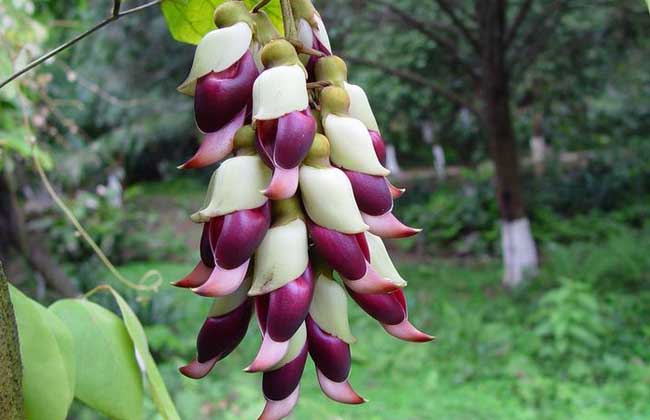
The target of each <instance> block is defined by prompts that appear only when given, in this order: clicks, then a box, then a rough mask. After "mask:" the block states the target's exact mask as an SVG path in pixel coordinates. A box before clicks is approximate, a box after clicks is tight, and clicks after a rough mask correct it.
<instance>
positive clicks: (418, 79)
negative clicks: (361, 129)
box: [343, 56, 479, 115]
mask: <svg viewBox="0 0 650 420" xmlns="http://www.w3.org/2000/svg"><path fill="white" fill-rule="evenodd" d="M343 58H344V59H345V60H346V61H349V62H351V63H356V64H361V65H363V66H368V67H373V68H375V69H378V70H381V71H383V72H384V73H386V74H389V75H391V76H394V77H397V78H400V79H402V80H405V81H408V82H411V83H415V84H418V85H420V86H424V87H427V88H429V89H431V90H432V91H433V92H435V93H437V94H439V95H442V96H444V97H445V98H447V99H448V100H449V101H451V102H453V103H455V104H458V105H459V106H461V107H464V108H467V109H469V110H470V111H472V112H473V113H474V114H476V115H479V112H478V109H477V108H476V107H475V106H474V104H472V101H471V100H470V99H468V98H464V97H462V96H460V95H458V94H456V93H454V92H452V91H450V90H447V89H445V88H444V87H442V86H440V85H439V84H437V83H435V82H433V81H431V80H429V79H427V78H426V77H424V76H421V75H419V74H417V73H414V72H412V71H409V70H403V69H395V68H392V67H389V66H387V65H385V64H383V63H381V62H379V61H373V60H368V59H366V58H361V57H350V56H345V57H343Z"/></svg>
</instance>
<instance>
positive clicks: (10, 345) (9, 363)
mask: <svg viewBox="0 0 650 420" xmlns="http://www.w3.org/2000/svg"><path fill="white" fill-rule="evenodd" d="M0 337H1V338H2V339H1V340H0V341H2V345H1V346H0V413H2V414H3V416H7V418H10V419H22V418H24V410H23V389H22V388H23V385H22V380H23V368H22V363H21V360H20V343H19V341H18V328H17V327H16V317H15V315H14V309H13V305H12V304H11V299H10V298H9V285H8V283H7V278H6V277H5V272H4V270H3V269H2V263H1V262H0Z"/></svg>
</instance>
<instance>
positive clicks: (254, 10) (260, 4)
mask: <svg viewBox="0 0 650 420" xmlns="http://www.w3.org/2000/svg"><path fill="white" fill-rule="evenodd" d="M270 2H271V0H260V1H258V2H257V4H256V5H255V6H253V8H252V9H251V12H252V13H257V12H259V11H260V10H261V9H262V8H263V7H264V6H266V5H267V4H269V3H270Z"/></svg>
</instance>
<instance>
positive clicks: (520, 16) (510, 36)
mask: <svg viewBox="0 0 650 420" xmlns="http://www.w3.org/2000/svg"><path fill="white" fill-rule="evenodd" d="M532 5H533V0H524V2H523V3H522V4H521V7H520V8H519V11H518V12H517V16H516V17H515V20H514V21H513V22H512V25H510V28H508V31H507V33H506V42H505V44H506V48H508V47H509V46H510V44H511V43H512V42H513V40H514V39H515V38H516V37H517V32H518V31H519V28H520V27H521V24H522V23H523V22H524V21H525V20H526V17H527V16H528V12H529V11H530V8H531V6H532Z"/></svg>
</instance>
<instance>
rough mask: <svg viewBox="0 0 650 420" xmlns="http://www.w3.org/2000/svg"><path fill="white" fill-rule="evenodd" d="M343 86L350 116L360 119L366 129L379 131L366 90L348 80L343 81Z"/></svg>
mask: <svg viewBox="0 0 650 420" xmlns="http://www.w3.org/2000/svg"><path fill="white" fill-rule="evenodd" d="M343 88H344V89H345V91H346V92H347V93H348V96H349V97H350V110H349V111H348V112H349V114H350V116H351V117H352V118H356V119H357V120H359V121H361V122H362V123H363V125H365V126H366V128H367V129H368V130H373V131H376V132H379V126H378V125H377V120H376V119H375V114H373V112H372V108H371V107H370V102H369V101H368V96H367V95H366V92H364V90H363V89H362V88H361V87H360V86H357V85H353V84H351V83H348V82H343Z"/></svg>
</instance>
